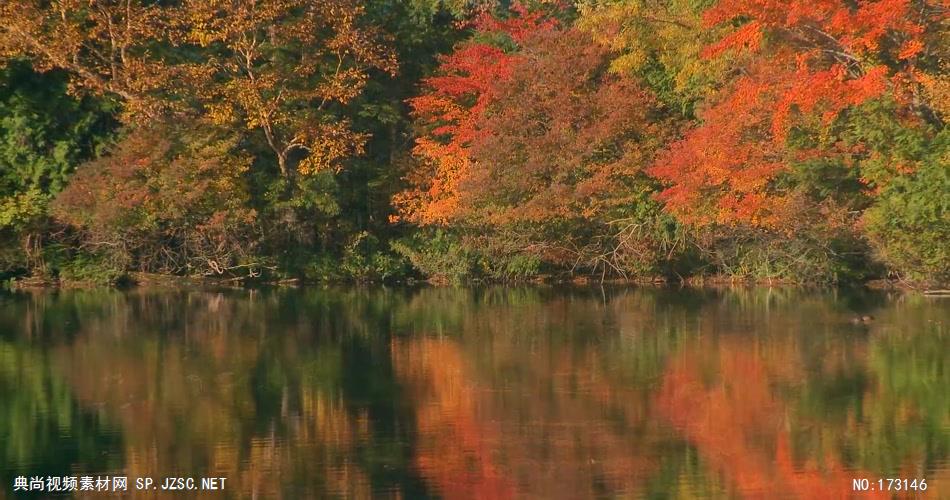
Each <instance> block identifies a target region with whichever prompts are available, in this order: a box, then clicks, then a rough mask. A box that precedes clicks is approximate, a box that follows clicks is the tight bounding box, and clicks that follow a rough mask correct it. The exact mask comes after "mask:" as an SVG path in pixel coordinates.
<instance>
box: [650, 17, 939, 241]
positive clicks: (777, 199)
mask: <svg viewBox="0 0 950 500" xmlns="http://www.w3.org/2000/svg"><path fill="white" fill-rule="evenodd" d="M940 12H942V11H941V9H940V8H939V7H937V6H932V5H928V4H927V3H923V2H910V1H907V0H882V1H862V2H858V3H857V4H855V5H851V4H848V3H847V2H839V1H834V0H828V1H821V2H817V3H816V2H798V1H796V2H791V3H789V2H751V1H747V0H723V1H720V2H718V3H717V4H716V5H715V6H714V7H712V8H710V9H709V10H707V11H706V12H705V14H704V20H705V22H706V24H707V25H708V26H717V25H721V24H726V23H732V22H738V24H739V27H738V28H736V29H735V30H733V32H732V33H730V34H729V35H727V36H725V37H723V38H722V39H721V40H719V41H718V42H717V43H714V44H712V45H709V46H707V48H706V50H705V54H706V56H707V57H713V58H716V57H723V56H725V55H726V54H729V55H731V57H745V58H747V61H748V62H747V63H745V64H744V66H745V68H744V69H743V71H742V73H741V76H738V77H737V78H736V79H735V80H734V81H733V82H732V83H730V84H729V85H727V86H726V87H725V88H724V89H723V91H722V92H720V93H719V94H718V95H716V96H714V97H713V98H712V99H711V104H710V105H708V106H707V107H706V108H705V109H704V110H703V111H702V113H701V114H700V118H701V119H702V124H701V125H700V126H698V127H696V128H695V129H693V130H692V131H690V132H689V133H688V134H687V135H686V136H685V137H684V138H683V140H681V141H678V142H676V143H674V144H673V145H672V146H671V147H670V148H669V150H668V152H667V153H666V154H665V155H663V156H662V157H661V158H660V159H659V161H658V162H657V163H656V165H655V167H654V168H653V169H652V173H653V174H654V175H656V176H657V177H659V178H660V179H663V180H664V181H667V182H669V183H670V184H671V185H670V187H669V188H668V189H666V190H665V191H664V192H663V193H662V195H661V198H662V199H663V200H664V201H665V202H666V204H667V207H668V208H669V209H670V210H671V211H672V212H673V213H675V214H677V215H678V216H679V217H681V218H682V219H683V220H686V221H689V222H693V223H697V224H709V223H714V222H717V223H734V222H736V223H748V224H752V225H754V226H762V227H776V226H778V225H780V224H781V223H782V222H783V220H784V219H785V218H786V216H793V215H794V210H793V207H794V199H795V194H794V189H793V188H790V187H789V186H788V185H786V184H782V183H781V182H780V179H781V177H782V176H783V175H784V174H786V173H787V172H789V170H790V169H791V166H792V165H793V164H795V163H800V162H803V161H806V160H808V159H810V158H814V157H815V156H816V155H824V156H826V157H827V156H828V155H836V154H842V155H844V154H849V153H853V152H854V151H855V149H853V148H854V147H855V145H850V146H848V145H845V144H841V143H838V142H837V141H836V140H834V132H833V131H831V129H830V127H831V126H832V125H833V124H834V123H835V122H836V120H838V119H839V118H841V117H842V116H844V115H843V113H844V112H845V111H846V110H848V109H852V108H854V107H856V106H859V105H861V104H863V103H866V102H868V101H870V100H873V99H876V98H879V97H882V96H884V95H886V94H887V95H894V96H895V97H896V98H897V99H899V100H900V101H901V102H903V103H905V105H906V109H908V110H909V111H912V112H913V113H914V114H915V115H916V116H917V119H918V120H928V121H929V120H933V119H934V113H933V110H932V109H931V108H930V107H929V106H927V105H926V104H925V103H924V102H923V97H922V96H923V94H922V89H921V87H920V85H918V84H917V82H918V81H919V80H920V79H919V78H918V77H917V75H918V73H919V72H920V70H921V68H925V67H927V65H930V64H932V59H933V58H934V57H935V54H936V51H937V47H938V46H939V43H940V42H939V40H940V38H939V37H937V36H935V35H934V31H935V30H936V29H937V28H936V26H937V25H938V24H939V23H938V22H937V21H938V20H939V18H940V17H941V15H942V14H940ZM736 20H741V21H736ZM908 118H909V119H911V120H913V118H911V117H908ZM829 132H830V133H829Z"/></svg>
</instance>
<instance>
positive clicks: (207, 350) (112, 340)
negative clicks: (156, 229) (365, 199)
mask: <svg viewBox="0 0 950 500" xmlns="http://www.w3.org/2000/svg"><path fill="white" fill-rule="evenodd" d="M861 316H873V319H871V318H869V319H868V320H866V321H861V320H857V322H855V320H854V318H855V317H857V318H860V317H861ZM948 357H950V299H946V298H934V297H925V296H922V295H914V294H899V293H894V294H885V293H871V292H866V291H843V290H827V291H824V290H802V289H767V288H737V289H638V288H600V287H596V286H595V287H589V288H581V287H487V288H478V289H469V288H430V287H423V288H412V289H384V288H328V289H301V290H297V289H267V290H223V291H154V290H151V291H150V290H132V291H126V292H121V291H113V290H97V291H62V292H36V293H5V294H0V453H2V457H0V471H2V480H3V481H4V483H5V485H4V487H3V489H2V491H3V493H2V494H0V497H2V496H6V497H10V496H12V495H13V494H14V493H13V491H14V489H13V486H14V484H15V481H16V478H17V477H21V476H22V477H27V478H32V477H33V476H41V477H43V478H46V477H47V476H66V477H68V476H75V477H80V478H81V477H83V476H92V477H99V476H111V477H116V476H122V477H127V478H128V482H129V484H128V490H129V491H128V494H129V495H130V496H134V497H144V496H149V497H151V496H160V497H173V496H174V497H181V496H189V497H190V496H208V497H214V498H221V497H228V498H325V497H349V498H367V497H382V498H428V497H442V498H571V499H573V498H590V497H597V498H603V497H607V498H616V497H623V498H641V497H650V498H667V497H679V498H697V497H698V498H742V497H745V498H761V497H763V496H766V495H768V496H772V497H775V498H795V497H797V498H830V497H842V496H850V495H852V494H853V490H854V488H855V487H856V486H855V484H858V485H859V486H860V485H861V484H862V483H861V480H862V479H867V480H868V483H867V484H868V485H870V487H871V488H875V489H876V488H877V487H878V486H879V485H881V486H883V487H884V488H885V489H886V488H887V487H888V479H901V480H903V479H907V480H908V482H907V483H906V486H903V485H904V483H901V482H898V483H897V484H898V486H903V487H904V488H905V489H906V488H910V487H911V484H912V483H910V481H919V480H924V481H925V483H917V486H916V488H917V491H912V492H911V494H912V495H911V496H913V495H914V494H918V495H920V496H922V497H926V498H940V497H943V498H947V497H948V496H950V461H948V456H950V363H948ZM170 477H179V478H193V479H194V480H195V481H196V483H195V484H196V486H195V487H196V488H199V489H198V490H193V491H188V492H185V493H184V494H182V493H180V492H172V491H164V490H162V489H161V487H160V484H161V483H162V482H164V481H165V479H166V478H170ZM209 477H220V478H225V480H224V483H223V487H224V490H223V493H221V492H220V491H203V490H200V486H201V484H200V480H201V478H209ZM144 478H151V479H153V480H154V481H155V482H154V483H152V486H151V487H149V488H145V489H143V490H138V489H136V485H135V481H136V479H144ZM855 480H858V481H857V482H856V481H855ZM879 480H881V482H879ZM139 484H140V485H143V484H147V483H139ZM181 484H183V485H184V484H188V483H186V482H182V483H181ZM924 484H925V486H924V487H926V488H927V489H926V491H923V492H921V491H919V489H920V487H921V486H923V485H924ZM890 487H891V489H892V490H893V489H894V488H895V486H894V482H891V484H890ZM151 488H156V489H151ZM82 493H83V492H77V493H76V494H82ZM33 494H34V495H38V494H37V493H36V492H35V491H34V492H33ZM45 494H49V493H48V492H46V493H45ZM880 494H881V491H879V490H878V491H875V492H871V493H867V494H863V495H862V498H865V497H870V496H874V495H880ZM39 496H43V495H39ZM90 496H92V495H90Z"/></svg>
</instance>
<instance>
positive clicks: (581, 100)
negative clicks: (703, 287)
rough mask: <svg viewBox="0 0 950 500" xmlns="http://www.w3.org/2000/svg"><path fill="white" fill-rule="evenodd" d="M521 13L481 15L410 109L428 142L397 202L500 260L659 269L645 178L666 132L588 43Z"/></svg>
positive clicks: (658, 229) (641, 93)
mask: <svg viewBox="0 0 950 500" xmlns="http://www.w3.org/2000/svg"><path fill="white" fill-rule="evenodd" d="M515 12H516V14H517V15H515V16H513V17H512V18H498V17H486V18H482V19H481V20H480V25H479V26H480V29H481V30H482V31H480V32H479V33H480V35H477V36H476V38H475V40H476V42H472V43H469V44H466V45H463V46H462V47H460V48H459V49H458V50H457V51H456V52H454V53H453V54H452V55H450V56H448V57H447V58H446V59H445V60H444V61H443V64H442V66H441V67H440V70H441V71H442V72H443V73H442V75H441V76H437V77H433V78H430V79H429V80H427V82H426V83H427V84H428V86H429V87H430V88H431V91H430V92H429V93H427V94H424V95H423V96H420V97H419V98H416V99H414V100H413V101H412V105H413V107H414V112H415V114H416V116H417V118H418V119H419V121H420V124H421V125H422V126H423V127H425V128H424V130H426V134H424V135H423V136H421V137H420V138H419V139H418V140H417V144H416V148H415V150H414V152H415V153H416V156H417V158H419V160H420V166H419V168H418V169H417V170H415V171H413V172H411V174H410V178H409V181H410V184H411V185H412V189H411V190H410V191H408V192H406V193H403V194H402V195H401V197H400V198H398V199H397V202H399V203H401V204H402V207H403V210H404V212H403V213H404V214H405V215H406V216H407V217H408V218H409V220H411V221H414V222H418V223H421V224H423V225H429V224H432V225H452V226H455V227H467V228H470V229H471V232H472V233H473V236H472V237H471V238H470V240H471V241H472V244H473V245H475V246H476V248H479V249H481V251H483V252H487V253H488V254H489V255H490V257H491V258H492V260H494V261H496V262H498V261H502V262H503V261H504V260H505V259H507V258H511V256H513V255H514V256H518V255H522V256H530V257H531V258H534V259H540V260H541V261H543V262H547V263H552V264H557V265H565V264H566V265H568V266H572V267H574V268H579V267H586V268H589V269H592V268H597V267H599V266H600V267H603V270H604V271H605V272H606V271H607V270H608V269H610V272H612V273H619V274H626V273H628V272H635V273H638V274H639V273H649V272H655V270H656V268H655V265H656V263H657V261H658V260H659V259H660V257H659V255H660V254H662V253H664V252H662V251H661V248H662V247H663V246H664V245H665V243H666V241H664V242H663V243H661V242H660V241H659V240H665V239H666V237H667V236H669V235H668V234H667V230H668V229H670V228H669V226H668V225H667V224H666V223H667V222H669V221H665V222H661V219H662V216H661V215H660V214H659V211H658V208H659V207H658V206H657V205H656V204H655V203H654V202H653V201H652V200H650V199H649V193H651V192H652V190H653V189H654V187H653V181H651V180H650V179H649V178H647V176H646V175H645V174H644V173H643V172H642V169H643V167H644V166H646V165H648V164H649V161H650V159H651V158H652V155H653V153H654V152H655V150H656V149H657V148H658V147H659V146H660V144H661V143H662V138H663V136H664V132H663V130H662V127H660V126H659V125H660V123H661V122H662V119H661V118H660V117H659V116H658V115H657V114H656V108H657V105H656V102H655V99H654V98H653V96H652V95H651V94H650V93H649V92H647V91H645V90H643V89H642V88H641V87H640V86H639V85H638V84H637V83H636V82H634V81H633V79H631V78H630V77H627V76H623V75H615V74H608V73H607V72H605V71H604V68H605V65H606V63H607V61H608V60H609V56H610V54H609V53H608V52H607V51H606V50H605V49H604V48H603V47H602V46H600V45H599V44H597V43H594V42H593V41H592V40H591V38H590V36H589V35H588V34H587V33H585V32H582V31H579V30H576V29H571V28H558V27H557V24H556V23H555V22H553V21H550V20H547V19H549V18H546V17H541V16H539V14H537V13H535V12H532V11H528V10H526V9H523V8H521V9H518V10H516V11H515ZM499 33H501V34H502V35H503V36H501V37H500V41H501V42H502V44H501V45H500V46H499V44H498V42H496V43H495V44H488V43H483V42H480V40H491V39H492V38H491V37H492V36H495V37H498V34H499ZM496 40H498V38H496ZM505 44H507V45H505ZM506 48H507V51H506V50H505V49H506ZM476 235H477V236H476ZM476 242H477V243H476ZM512 264H514V262H512ZM517 266H518V267H523V264H522V263H519V264H517Z"/></svg>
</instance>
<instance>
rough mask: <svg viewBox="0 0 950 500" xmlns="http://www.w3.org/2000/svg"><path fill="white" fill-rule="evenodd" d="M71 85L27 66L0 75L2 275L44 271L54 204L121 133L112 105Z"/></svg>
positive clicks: (59, 74)
mask: <svg viewBox="0 0 950 500" xmlns="http://www.w3.org/2000/svg"><path fill="white" fill-rule="evenodd" d="M66 82H67V79H66V76H65V75H64V74H63V73H62V72H48V73H45V74H38V73H36V72H34V71H32V70H31V69H30V67H29V65H28V64H26V63H24V62H23V61H13V62H10V63H9V64H8V65H7V66H6V67H5V68H3V69H2V70H0V234H3V235H4V236H3V238H2V239H3V240H5V241H6V242H9V244H10V247H9V248H2V251H4V252H8V253H9V254H10V256H9V257H4V258H2V259H0V271H7V270H8V269H17V268H20V269H22V268H24V267H30V266H39V265H40V264H42V262H41V261H42V259H41V255H40V250H41V247H42V244H43V241H44V240H46V239H48V237H47V235H46V233H47V232H48V231H49V230H50V227H49V218H48V214H47V208H48V204H49V201H50V200H51V198H52V197H54V196H55V195H56V194H57V193H59V192H60V191H61V190H62V189H63V188H64V187H65V186H66V184H67V182H68V179H69V176H70V175H71V174H72V173H73V171H74V170H75V168H76V165H77V164H78V163H80V162H82V161H84V160H87V159H89V158H91V157H93V156H95V155H96V154H97V152H98V151H99V150H100V149H101V148H102V146H103V143H104V142H105V141H106V140H107V138H108V137H109V136H110V135H111V133H112V132H113V130H114V128H115V126H116V124H115V121H114V119H113V117H112V114H111V111H112V110H111V108H110V106H109V105H108V104H107V103H105V102H102V101H101V100H97V99H93V98H90V97H85V98H74V97H71V96H68V95H67V93H66ZM6 246H7V245H0V247H6Z"/></svg>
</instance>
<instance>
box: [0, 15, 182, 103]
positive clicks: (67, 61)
mask: <svg viewBox="0 0 950 500" xmlns="http://www.w3.org/2000/svg"><path fill="white" fill-rule="evenodd" d="M169 12H170V9H168V8H167V7H164V6H162V5H161V4H160V3H157V2H146V1H142V0H93V1H88V0H59V1H57V2H45V1H38V0H11V1H8V2H4V3H3V4H2V5H0V62H2V61H3V60H4V59H9V58H11V57H26V58H28V59H29V60H30V61H31V62H32V63H33V66H34V68H36V69H37V70H39V71H47V70H51V69H60V70H65V71H67V72H68V73H69V74H70V76H71V82H70V83H71V89H72V91H73V92H79V91H87V92H91V93H94V94H97V95H106V96H115V97H118V98H119V99H121V100H122V101H123V102H124V104H125V105H126V108H127V109H126V111H128V112H129V113H131V114H143V115H149V114H153V113H155V112H157V111H158V108H159V107H160V106H161V105H162V103H161V102H160V101H158V100H157V99H156V98H157V95H156V94H157V93H158V92H159V91H160V90H161V89H162V88H163V87H164V86H165V84H166V83H167V82H168V80H169V78H172V77H174V76H175V75H170V74H169V68H168V66H167V65H165V64H163V61H162V58H161V57H160V55H159V54H158V53H157V52H158V51H159V47H157V42H158V41H159V40H161V38H162V36H163V33H164V32H165V31H166V30H167V28H168V18H167V15H168V13H169ZM172 79H173V80H174V81H180V80H177V79H174V78H172Z"/></svg>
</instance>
